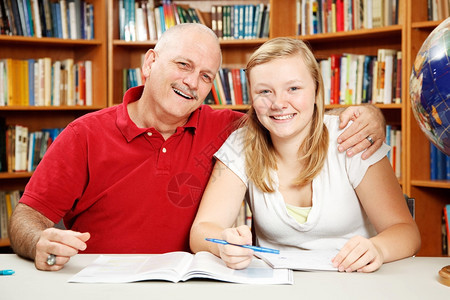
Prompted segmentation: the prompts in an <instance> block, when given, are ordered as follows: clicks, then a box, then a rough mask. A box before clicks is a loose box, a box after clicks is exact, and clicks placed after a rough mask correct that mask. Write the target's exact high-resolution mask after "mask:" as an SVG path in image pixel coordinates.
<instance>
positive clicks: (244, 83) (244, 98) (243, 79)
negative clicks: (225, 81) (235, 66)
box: [239, 68, 250, 104]
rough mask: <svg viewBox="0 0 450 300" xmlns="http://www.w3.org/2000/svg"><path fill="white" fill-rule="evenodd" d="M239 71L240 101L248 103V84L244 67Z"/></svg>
mask: <svg viewBox="0 0 450 300" xmlns="http://www.w3.org/2000/svg"><path fill="white" fill-rule="evenodd" d="M239 72H240V73H241V89H242V103H243V104H249V103H250V101H249V95H248V86H247V76H245V69H243V68H242V69H240V70H239Z"/></svg>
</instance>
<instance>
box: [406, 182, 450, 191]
mask: <svg viewBox="0 0 450 300" xmlns="http://www.w3.org/2000/svg"><path fill="white" fill-rule="evenodd" d="M411 185H412V186H418V187H430V188H442V189H450V180H411Z"/></svg>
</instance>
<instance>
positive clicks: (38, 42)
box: [0, 35, 102, 47]
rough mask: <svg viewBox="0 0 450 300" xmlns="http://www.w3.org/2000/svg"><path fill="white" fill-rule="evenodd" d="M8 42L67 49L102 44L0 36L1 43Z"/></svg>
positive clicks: (93, 41)
mask: <svg viewBox="0 0 450 300" xmlns="http://www.w3.org/2000/svg"><path fill="white" fill-rule="evenodd" d="M3 42H7V43H10V44H21V45H28V44H33V45H59V46H64V45H66V46H67V47H74V46H77V45H79V46H88V45H92V46H98V45H101V44H102V41H101V40H98V39H94V40H72V39H60V38H53V37H42V38H37V37H26V36H16V35H14V36H9V35H0V43H3Z"/></svg>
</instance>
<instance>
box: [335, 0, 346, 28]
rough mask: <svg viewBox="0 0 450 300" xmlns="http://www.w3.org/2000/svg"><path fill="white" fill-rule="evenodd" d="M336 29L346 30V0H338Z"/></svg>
mask: <svg viewBox="0 0 450 300" xmlns="http://www.w3.org/2000/svg"><path fill="white" fill-rule="evenodd" d="M336 31H344V0H336Z"/></svg>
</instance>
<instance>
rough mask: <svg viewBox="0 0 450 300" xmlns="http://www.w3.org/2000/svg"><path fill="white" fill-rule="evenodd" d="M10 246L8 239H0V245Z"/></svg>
mask: <svg viewBox="0 0 450 300" xmlns="http://www.w3.org/2000/svg"><path fill="white" fill-rule="evenodd" d="M8 246H11V243H10V242H9V239H0V247H8Z"/></svg>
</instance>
